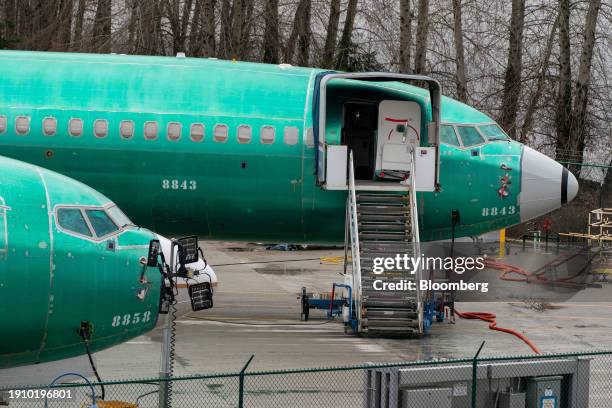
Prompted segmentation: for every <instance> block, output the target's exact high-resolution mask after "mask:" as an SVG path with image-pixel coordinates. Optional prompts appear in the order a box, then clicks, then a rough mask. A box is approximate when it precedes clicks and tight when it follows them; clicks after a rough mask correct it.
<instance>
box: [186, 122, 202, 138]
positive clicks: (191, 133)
mask: <svg viewBox="0 0 612 408" xmlns="http://www.w3.org/2000/svg"><path fill="white" fill-rule="evenodd" d="M195 128H200V129H202V131H201V132H200V131H198V132H196V131H195ZM205 136H206V126H205V125H204V124H203V123H200V122H198V123H192V124H191V126H190V127H189V138H190V139H191V141H192V142H196V143H201V142H203V141H204V137H205Z"/></svg>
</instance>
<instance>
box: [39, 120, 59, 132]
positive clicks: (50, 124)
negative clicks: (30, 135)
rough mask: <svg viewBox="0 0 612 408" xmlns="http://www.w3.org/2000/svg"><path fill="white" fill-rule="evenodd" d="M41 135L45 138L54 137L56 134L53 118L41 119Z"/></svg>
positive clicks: (55, 121) (55, 122)
mask: <svg viewBox="0 0 612 408" xmlns="http://www.w3.org/2000/svg"><path fill="white" fill-rule="evenodd" d="M42 133H43V135H45V136H55V135H56V134H57V119H56V118H54V117H53V116H47V117H46V118H43V120H42Z"/></svg>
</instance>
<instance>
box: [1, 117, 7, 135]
mask: <svg viewBox="0 0 612 408" xmlns="http://www.w3.org/2000/svg"><path fill="white" fill-rule="evenodd" d="M6 125H7V119H6V116H5V115H0V135H1V134H3V133H5V132H6V128H7V126H6Z"/></svg>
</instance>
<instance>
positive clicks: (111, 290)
mask: <svg viewBox="0 0 612 408" xmlns="http://www.w3.org/2000/svg"><path fill="white" fill-rule="evenodd" d="M109 205H112V203H111V202H110V200H109V199H108V198H106V197H104V196H103V195H102V194H100V193H98V192H96V191H95V190H93V189H92V188H90V187H87V186H85V185H83V184H81V183H79V182H77V181H75V180H72V179H70V178H68V177H65V176H63V175H60V174H57V173H54V172H51V171H48V170H45V169H41V168H39V167H36V166H32V165H30V164H27V163H23V162H19V161H16V160H12V159H7V158H5V157H0V326H1V327H2V331H1V333H2V336H0V369H2V368H7V367H13V366H19V365H26V364H34V363H40V362H46V361H53V360H58V359H63V358H68V357H73V356H77V355H81V354H84V353H85V345H84V343H83V339H82V338H81V336H80V335H79V328H80V325H81V322H89V323H90V324H91V328H92V329H93V331H92V333H91V334H92V336H91V338H90V345H89V347H90V350H91V351H92V352H95V351H99V350H102V349H105V348H108V347H111V346H114V345H117V344H119V343H122V342H124V341H126V340H129V339H131V338H134V337H136V336H139V335H141V334H142V333H145V332H148V331H149V330H151V329H152V328H154V327H155V324H156V322H157V317H158V303H159V297H160V288H161V275H160V273H159V271H158V270H156V269H155V268H150V269H149V270H146V268H147V267H146V266H143V265H142V264H141V263H140V258H141V257H146V255H147V252H148V244H149V241H150V240H151V239H154V238H156V236H155V235H154V234H153V233H151V232H150V231H148V230H145V229H141V228H136V227H133V226H125V227H122V228H119V229H117V230H115V231H112V232H110V231H109V233H107V234H105V235H104V236H100V237H98V236H96V235H94V234H95V233H94V232H91V235H87V236H86V235H84V234H82V233H76V232H74V231H72V230H67V229H65V228H62V227H61V226H60V225H59V224H58V221H57V214H58V211H61V209H65V210H67V211H68V212H67V213H66V216H67V218H66V219H65V222H68V221H71V224H70V225H72V226H78V225H79V224H77V223H75V222H74V221H75V219H74V218H73V214H74V212H76V213H77V215H78V214H81V212H80V209H83V211H85V212H84V213H83V214H85V213H87V211H90V212H91V213H92V214H98V215H99V214H101V213H102V212H103V211H106V210H108V208H109ZM70 225H67V224H66V225H64V227H68V228H70ZM80 225H81V227H84V228H87V227H86V226H85V221H84V219H83V220H82V224H80ZM80 231H81V232H85V231H87V233H89V230H83V229H81V230H80ZM145 259H146V258H145ZM143 274H144V276H146V278H147V282H146V283H142V282H141V280H140V278H141V275H143ZM143 289H146V293H145V295H144V296H141V297H140V298H138V297H137V294H138V293H139V291H141V290H143ZM0 385H2V381H1V379H0Z"/></svg>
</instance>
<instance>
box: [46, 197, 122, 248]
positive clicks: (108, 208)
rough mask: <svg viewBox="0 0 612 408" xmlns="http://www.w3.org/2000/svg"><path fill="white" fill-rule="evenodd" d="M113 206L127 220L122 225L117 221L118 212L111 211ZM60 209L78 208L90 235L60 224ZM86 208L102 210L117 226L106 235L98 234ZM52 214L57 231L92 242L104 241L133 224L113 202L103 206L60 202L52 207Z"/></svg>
mask: <svg viewBox="0 0 612 408" xmlns="http://www.w3.org/2000/svg"><path fill="white" fill-rule="evenodd" d="M113 207H116V208H117V209H118V210H119V211H120V212H121V214H122V215H123V217H124V218H125V220H126V221H128V222H127V223H125V224H124V225H120V222H119V221H117V218H118V217H117V216H118V214H117V213H115V214H113V213H112V212H111V209H112V208H113ZM61 210H80V213H81V217H83V219H84V221H85V224H86V225H87V228H88V230H89V233H90V234H91V235H84V234H81V233H79V232H77V231H74V230H71V229H68V228H66V227H64V226H62V225H61V224H60V221H59V212H60V211H61ZM88 210H99V211H104V212H105V213H106V215H107V217H108V218H109V220H110V221H111V222H112V223H113V224H114V225H115V227H117V229H116V230H114V231H113V232H111V233H108V234H106V235H98V234H97V233H96V230H95V228H94V227H93V225H92V224H91V221H90V219H89V216H88V214H87V211H88ZM53 215H54V218H55V226H56V228H57V229H58V230H59V231H61V232H63V233H64V234H67V235H72V236H74V237H77V238H81V239H85V240H87V241H92V242H101V241H104V240H106V239H108V238H110V237H114V236H117V235H120V234H121V233H123V232H124V231H125V227H128V226H134V224H133V223H132V221H131V220H130V219H129V218H128V217H127V215H125V214H123V212H122V211H121V210H120V209H119V207H117V205H116V204H114V203H109V204H106V205H104V206H99V205H67V204H61V205H56V206H55V208H54V209H53Z"/></svg>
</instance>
